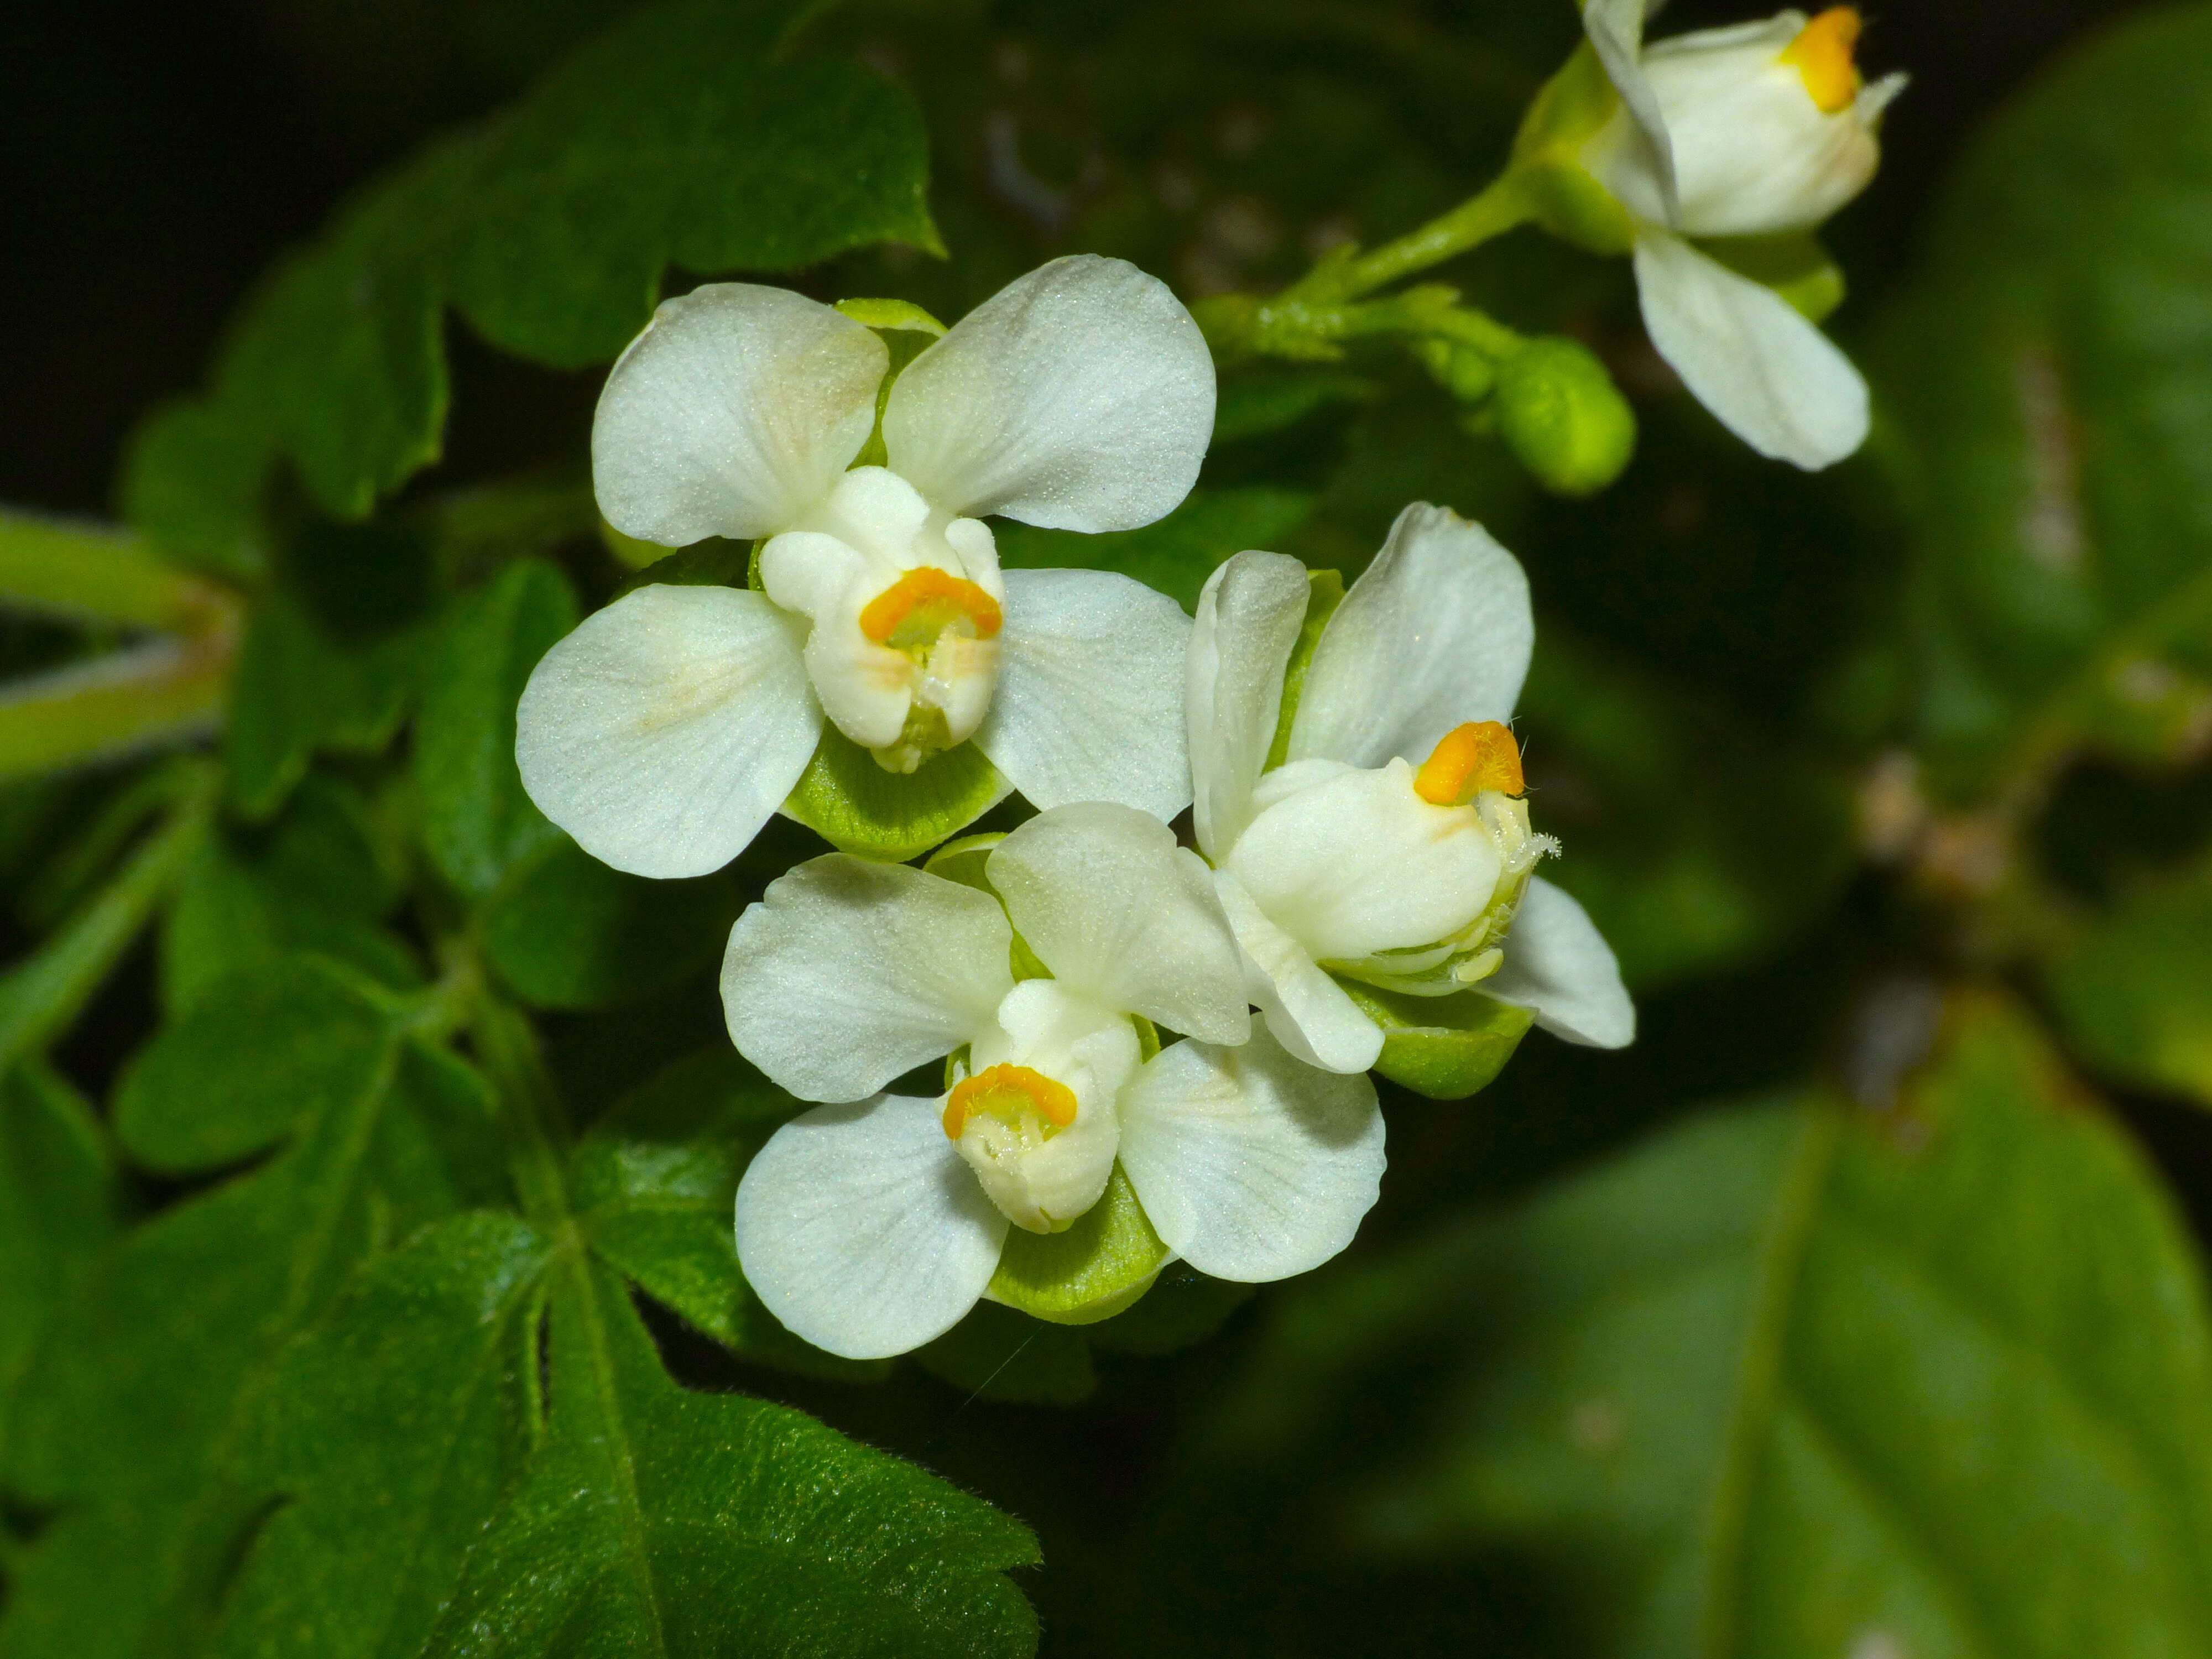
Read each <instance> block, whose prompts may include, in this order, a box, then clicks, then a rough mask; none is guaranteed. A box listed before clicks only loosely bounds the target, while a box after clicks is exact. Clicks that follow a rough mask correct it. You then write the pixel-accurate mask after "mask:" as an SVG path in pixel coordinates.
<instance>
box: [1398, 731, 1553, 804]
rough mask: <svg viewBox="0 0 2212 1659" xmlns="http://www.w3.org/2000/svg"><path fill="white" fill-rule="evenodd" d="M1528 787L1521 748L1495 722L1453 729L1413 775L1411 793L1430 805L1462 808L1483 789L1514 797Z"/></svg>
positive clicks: (1444, 736) (1510, 733)
mask: <svg viewBox="0 0 2212 1659" xmlns="http://www.w3.org/2000/svg"><path fill="white" fill-rule="evenodd" d="M1527 787H1528V786H1527V785H1526V784H1525V783H1524V782H1522V778H1521V746H1520V744H1516V743H1515V742H1514V741H1513V734H1512V732H1509V731H1507V730H1506V729H1505V727H1504V726H1500V725H1499V724H1498V722H1497V721H1496V720H1470V721H1468V723H1467V724H1466V725H1465V726H1454V727H1452V729H1451V730H1450V731H1449V732H1445V733H1444V735H1443V739H1442V740H1441V741H1439V742H1438V743H1437V746H1436V748H1435V749H1434V750H1431V753H1430V755H1429V757H1428V759H1426V760H1425V761H1423V762H1422V763H1421V769H1420V770H1419V771H1418V772H1416V773H1415V774H1413V793H1415V794H1417V795H1419V797H1420V798H1421V799H1423V800H1425V801H1426V802H1428V803H1429V805H1431V806H1464V805H1467V804H1468V802H1469V801H1471V800H1473V799H1474V798H1475V797H1476V796H1477V795H1479V794H1480V793H1482V792H1483V791H1484V790H1486V789H1502V790H1504V792H1505V793H1507V794H1509V795H1517V794H1519V793H1522V790H1524V789H1525V788H1527Z"/></svg>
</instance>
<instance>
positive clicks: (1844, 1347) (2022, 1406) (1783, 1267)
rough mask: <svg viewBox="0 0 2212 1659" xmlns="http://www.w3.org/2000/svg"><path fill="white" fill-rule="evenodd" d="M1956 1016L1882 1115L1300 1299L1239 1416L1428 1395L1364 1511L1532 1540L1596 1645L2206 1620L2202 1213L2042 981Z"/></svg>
mask: <svg viewBox="0 0 2212 1659" xmlns="http://www.w3.org/2000/svg"><path fill="white" fill-rule="evenodd" d="M1947 1024H1948V1035H1947V1036H1946V1039H1945V1041H1944V1042H1943V1044H1942V1047H1941V1048H1940V1049H1939V1052H1938V1055H1937V1058H1936V1060H1935V1061H1934V1062H1933V1063H1932V1064H1930V1065H1929V1066H1928V1067H1927V1068H1926V1069H1925V1070H1923V1072H1921V1073H1918V1074H1917V1075H1916V1076H1915V1077H1914V1078H1913V1079H1911V1081H1910V1082H1909V1083H1908V1084H1907V1085H1906V1086H1905V1090H1904V1091H1903V1092H1902V1095H1901V1097H1900V1098H1899V1102H1898V1103H1897V1104H1896V1105H1895V1106H1894V1107H1893V1108H1892V1109H1889V1110H1887V1111H1885V1112H1883V1113H1881V1114H1878V1115H1877V1114H1858V1115H1852V1114H1849V1113H1846V1112H1845V1111H1844V1110H1842V1109H1838V1108H1836V1107H1833V1106H1831V1105H1828V1104H1825V1103H1811V1104H1804V1105H1778V1106H1771V1107H1766V1108H1762V1109H1749V1110H1740V1111H1735V1112H1729V1113H1720V1114H1713V1115H1706V1116H1704V1117H1701V1118H1699V1119H1695V1120H1693V1121H1691V1122H1690V1123H1688V1124H1686V1125H1684V1126H1682V1127H1680V1128H1677V1129H1675V1130H1673V1131H1671V1132H1669V1133H1667V1134H1666V1135H1664V1136H1662V1138H1660V1139H1658V1140H1656V1141H1655V1142H1653V1143H1651V1144H1650V1145H1649V1146H1646V1147H1644V1149H1642V1150H1640V1151H1638V1152H1634V1153H1632V1154H1631V1155H1629V1156H1628V1157H1626V1158H1622V1159H1620V1160H1619V1161H1618V1162H1616V1163H1614V1164H1611V1165H1609V1166H1607V1167H1606V1168H1604V1169H1601V1170H1598V1171H1596V1172H1595V1173H1593V1174H1591V1175H1589V1176H1584V1177H1583V1178H1581V1179H1580V1180H1577V1181H1576V1182H1573V1183H1571V1185H1569V1186H1567V1187H1565V1188H1561V1189H1559V1191H1558V1192H1556V1193H1554V1194H1552V1195H1550V1196H1547V1197H1546V1198H1543V1199H1541V1200H1538V1201H1537V1202H1535V1203H1534V1204H1532V1205H1531V1206H1528V1207H1527V1208H1525V1209H1523V1210H1522V1211H1520V1212H1516V1213H1513V1214H1510V1215H1509V1216H1507V1217H1506V1218H1504V1219H1502V1220H1499V1221H1497V1222H1493V1223H1487V1224H1481V1225H1476V1226H1474V1227H1473V1228H1470V1229H1466V1230H1462V1231H1460V1232H1458V1233H1456V1234H1453V1235H1449V1236H1447V1237H1443V1238H1442V1239H1439V1240H1437V1241H1436V1242H1434V1243H1431V1244H1430V1245H1428V1246H1426V1247H1424V1248H1420V1249H1415V1250H1413V1251H1410V1252H1407V1253H1405V1254H1403V1255H1400V1256H1399V1257H1397V1258H1396V1259H1395V1260H1391V1261H1383V1262H1378V1263H1376V1264H1375V1265H1373V1266H1370V1267H1366V1268H1364V1269H1359V1270H1354V1271H1352V1272H1350V1273H1343V1274H1340V1275H1338V1276H1337V1277H1336V1278H1335V1279H1334V1281H1333V1282H1325V1283H1324V1282H1317V1283H1316V1284H1315V1285H1311V1286H1309V1287H1307V1288H1305V1289H1304V1290H1302V1291H1297V1292H1293V1293H1292V1294H1291V1296H1289V1297H1286V1298H1285V1300H1284V1302H1283V1303H1282V1304H1281V1315H1282V1316H1281V1318H1280V1320H1279V1323H1278V1325H1277V1327H1276V1329H1275V1331H1274V1333H1273V1336H1272V1338H1271V1340H1270V1341H1269V1344H1268V1345H1267V1351H1266V1352H1264V1353H1263V1354H1262V1356H1261V1359H1260V1361H1259V1363H1258V1364H1256V1365H1255V1368H1254V1369H1253V1370H1252V1372H1251V1374H1250V1375H1251V1379H1252V1380H1251V1383H1250V1385H1249V1387H1248V1388H1247V1389H1245V1390H1244V1391H1243V1393H1242V1394H1241V1395H1237V1396H1235V1397H1232V1398H1231V1400H1230V1401H1228V1402H1227V1403H1226V1407H1225V1412H1224V1414H1223V1420H1224V1422H1225V1425H1227V1426H1226V1430H1225V1433H1226V1436H1227V1438H1228V1439H1229V1440H1230V1441H1231V1443H1235V1444H1237V1446H1238V1447H1239V1448H1240V1449H1241V1452H1242V1453H1243V1455H1245V1456H1247V1457H1250V1458H1259V1459H1263V1460H1268V1461H1273V1462H1277V1463H1278V1464H1279V1463H1280V1461H1281V1460H1282V1459H1284V1458H1285V1456H1287V1455H1291V1447H1292V1446H1293V1445H1295V1444H1297V1443H1302V1441H1303V1438H1304V1437H1310V1436H1314V1435H1316V1434H1318V1435H1320V1436H1322V1437H1328V1436H1330V1435H1333V1434H1341V1433H1346V1432H1347V1431H1346V1429H1345V1428H1343V1427H1340V1425H1339V1421H1338V1419H1339V1418H1340V1416H1341V1414H1342V1413H1345V1412H1351V1413H1355V1414H1356V1415H1355V1418H1354V1419H1353V1422H1354V1423H1355V1425H1361V1426H1354V1427H1352V1428H1351V1429H1350V1430H1349V1431H1348V1432H1349V1433H1350V1434H1352V1435H1353V1436H1357V1437H1363V1438H1364V1439H1365V1440H1366V1441H1367V1442H1368V1443H1370V1444H1372V1443H1373V1440H1374V1435H1373V1432H1372V1430H1371V1427H1368V1426H1365V1425H1376V1424H1378V1423H1382V1422H1386V1421H1389V1420H1391V1419H1396V1420H1399V1421H1408V1422H1413V1423H1415V1424H1420V1425H1429V1426H1428V1428H1427V1429H1426V1434H1427V1435H1431V1436H1435V1437H1438V1438H1437V1439H1435V1440H1434V1442H1433V1443H1429V1444H1427V1445H1425V1446H1424V1447H1423V1448H1422V1449H1420V1450H1419V1451H1418V1452H1414V1453H1412V1454H1411V1455H1407V1453H1406V1452H1405V1451H1404V1450H1403V1449H1401V1452H1400V1454H1399V1455H1398V1458H1397V1462H1399V1465H1400V1473H1398V1474H1396V1475H1395V1477H1392V1478H1389V1479H1387V1480H1384V1481H1383V1482H1382V1483H1381V1484H1380V1485H1379V1486H1378V1485H1376V1484H1374V1476H1373V1466H1372V1465H1371V1464H1359V1463H1357V1462H1355V1463H1354V1465H1353V1477H1352V1478H1353V1480H1354V1481H1355V1482H1356V1483H1357V1485H1358V1486H1364V1488H1365V1491H1364V1493H1363V1495H1362V1496H1361V1497H1360V1498H1358V1501H1357V1502H1356V1504H1354V1506H1353V1510H1352V1515H1351V1516H1350V1517H1349V1518H1348V1522H1347V1524H1348V1526H1349V1528H1350V1529H1351V1534H1350V1535H1351V1536H1352V1539H1353V1540H1354V1541H1357V1542H1358V1543H1360V1544H1362V1545H1363V1546H1364V1547H1365V1548H1367V1549H1369V1550H1371V1551H1379V1552H1383V1553H1387V1554H1390V1555H1396V1556H1402V1555H1403V1554H1404V1553H1408V1552H1412V1553H1419V1554H1423V1555H1429V1556H1434V1555H1435V1554H1437V1553H1445V1554H1448V1555H1463V1554H1464V1553H1465V1552H1467V1551H1468V1550H1469V1549H1471V1548H1472V1549H1474V1550H1478V1551H1483V1550H1499V1549H1502V1550H1505V1551H1508V1552H1510V1553H1512V1554H1513V1555H1514V1556H1515V1557H1516V1559H1518V1560H1519V1561H1520V1562H1521V1563H1522V1566H1521V1568H1520V1571H1521V1573H1522V1577H1524V1578H1525V1577H1527V1576H1528V1574H1529V1573H1530V1572H1531V1571H1534V1572H1536V1573H1537V1574H1539V1575H1540V1578H1541V1582H1542V1583H1547V1584H1548V1585H1551V1586H1552V1587H1553V1594H1555V1595H1558V1596H1559V1597H1560V1598H1562V1600H1561V1607H1562V1609H1563V1611H1565V1612H1567V1613H1571V1614H1573V1615H1575V1616H1576V1617H1577V1619H1578V1620H1579V1622H1580V1623H1581V1625H1582V1627H1583V1632H1584V1639H1585V1640H1586V1641H1587V1643H1588V1644H1589V1648H1588V1650H1590V1651H1597V1652H1604V1653H1618V1654H1632V1653H1633V1654H1718V1653H1724V1652H1725V1653H1774V1654H1833V1655H1850V1654H1855V1653H1856V1654H1869V1653H1873V1652H1875V1651H1881V1652H1885V1653H1887V1652H1898V1653H1909V1654H1911V1655H1913V1656H1915V1659H1946V1656H1961V1659H1963V1656H1969V1655H1984V1654H1996V1653H2002V1654H2005V1655H2008V1656H2020V1659H2034V1656H2045V1655H2047V1656H2051V1659H2058V1656H2071V1655H2078V1654H2081V1653H2083V1652H2092V1651H2093V1652H2100V1653H2112V1652H2121V1651H2128V1652H2141V1653H2153V1652H2159V1653H2177V1654H2179V1653H2193V1652H2197V1651H2200V1650H2204V1649H2205V1648H2206V1647H2207V1644H2208V1642H2212V1608H2208V1605H2207V1603H2206V1601H2205V1599H2204V1595H2203V1586H2204V1584H2205V1583H2207V1582H2212V1581H2208V1577H2207V1568H2208V1565H2212V1563H2208V1559H2207V1552H2208V1546H2207V1540H2208V1539H2212V1340H2208V1339H2209V1338H2212V1332H2208V1327H2207V1322H2206V1312H2207V1310H2206V1304H2205V1296H2204V1286H2203V1282H2202V1279H2201V1276H2200V1273H2199V1269H2198V1267H2197V1262H2196V1259H2195V1256H2194V1254H2193V1252H2192V1251H2191V1248H2190V1245H2189V1243H2188V1239H2187V1236H2186V1234H2185V1231H2184V1230H2183V1228H2182V1225H2181V1223H2180V1220H2179V1217H2178V1216H2177V1215H2176V1214H2175V1213H2174V1211H2173V1208H2172V1205H2171V1203H2170V1202H2169V1200H2167V1198H2166V1195H2165V1194H2164V1193H2163V1192H2162V1191H2161V1190H2160V1187H2159V1185H2158V1183H2157V1182H2156V1179H2155V1177H2154V1176H2153V1175H2152V1173H2151V1172H2150V1170H2148V1168H2147V1167H2146V1165H2145V1164H2144V1163H2143V1160H2142V1157H2141V1155H2140V1154H2139V1153H2138V1152H2136V1150H2135V1148H2134V1147H2133V1146H2131V1145H2130V1143H2129V1142H2128V1141H2127V1140H2126V1139H2125V1138H2124V1136H2122V1135H2121V1134H2120V1133H2118V1132H2117V1131H2116V1130H2115V1129H2114V1128H2113V1127H2112V1125H2111V1124H2110V1123H2109V1121H2107V1120H2106V1119H2105V1118H2104V1117H2103V1116H2102V1115H2100V1113H2098V1112H2097V1111H2096V1110H2095V1109H2094V1108H2093V1106H2092V1105H2091V1104H2090V1103H2087V1102H2086V1101H2085V1100H2083V1099H2082V1098H2081V1096H2080V1095H2079V1094H2078V1092H2077V1091H2075V1087H2074V1085H2072V1084H2071V1083H2070V1082H2069V1080H2068V1079H2066V1078H2065V1077H2064V1076H2063V1073H2060V1071H2059V1070H2058V1069H2057V1065H2056V1063H2055V1061H2054V1060H2053V1058H2052V1056H2051V1054H2050V1053H2049V1051H2048V1050H2047V1048H2045V1045H2044V1044H2043V1043H2042V1042H2041V1041H2040V1040H2039V1038H2038V1037H2037V1036H2036V1035H2035V1034H2034V1032H2033V1030H2032V1029H2031V1028H2029V1027H2028V1026H2027V1024H2025V1023H2024V1021H2023V1020H2022V1019H2021V1017H2020V1015H2019V1014H2018V1013H2017V1012H2015V1011H2014V1010H2013V1009H2011V1008H2010V1007H2009V1006H2007V1005H2004V1004H2002V1003H1999V1002H1996V1001H1995V1000H1990V999H1987V998H1984V997H1980V996H1972V995H1969V996H1962V997H1961V998H1960V999H1959V1000H1956V1001H1955V1002H1954V1004H1953V1006H1951V1008H1950V1010H1949V1017H1948V1021H1947ZM1386 1354H1395V1355H1397V1356H1399V1357H1400V1358H1401V1363H1402V1360H1403V1358H1404V1357H1406V1356H1408V1355H1415V1354H1417V1355H1419V1356H1420V1361H1421V1363H1420V1364H1419V1366H1418V1367H1416V1368H1414V1369H1413V1370H1400V1371H1399V1373H1398V1375H1397V1378H1396V1381H1395V1384H1394V1383H1392V1382H1391V1381H1390V1380H1389V1379H1388V1378H1387V1377H1384V1378H1382V1379H1378V1378H1376V1376H1371V1375H1370V1371H1371V1370H1372V1368H1373V1367H1374V1366H1375V1365H1376V1364H1377V1363H1378V1361H1379V1359H1380V1358H1381V1357H1382V1356H1383V1355H1386ZM1409 1386H1410V1387H1411V1388H1413V1389H1415V1390H1417V1391H1418V1390H1423V1389H1437V1388H1438V1387H1439V1386H1441V1387H1443V1388H1444V1389H1448V1390H1449V1395H1448V1399H1449V1404H1448V1406H1445V1407H1443V1409H1441V1410H1440V1409H1439V1408H1438V1403H1437V1402H1436V1401H1430V1400H1425V1399H1420V1398H1415V1399H1407V1398H1403V1397H1401V1395H1402V1394H1403V1392H1404V1391H1405V1390H1406V1389H1407V1388H1408V1387H1409ZM1322 1402H1328V1403H1327V1404H1326V1405H1324V1404H1323V1403H1322ZM1341 1466H1342V1465H1341V1463H1340V1467H1341ZM1309 1524H1310V1522H1309ZM1580 1646H1581V1644H1580V1643H1577V1647H1578V1648H1579V1647H1580Z"/></svg>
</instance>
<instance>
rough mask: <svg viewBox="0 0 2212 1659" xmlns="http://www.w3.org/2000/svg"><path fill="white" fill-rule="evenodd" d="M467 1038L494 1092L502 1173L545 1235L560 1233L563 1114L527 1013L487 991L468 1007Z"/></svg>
mask: <svg viewBox="0 0 2212 1659" xmlns="http://www.w3.org/2000/svg"><path fill="white" fill-rule="evenodd" d="M469 1036H470V1037H471V1040H472V1042H473V1043H474V1046H475V1048H476V1051H477V1059H478V1060H480V1061H482V1062H483V1068H484V1071H485V1072H486V1073H488V1074H489V1077H490V1079H491V1082H492V1086H493V1088H494V1089H495V1091H497V1093H498V1096H499V1109H500V1127H501V1133H503V1135H504V1136H505V1138H506V1140H507V1172H508V1174H509V1175H510V1176H512V1177H513V1181H514V1190H515V1196H516V1197H517V1198H519V1199H520V1200H521V1202H522V1213H523V1214H524V1215H525V1216H526V1217H527V1218H529V1220H530V1221H531V1223H532V1225H535V1226H536V1227H538V1229H539V1230H540V1231H543V1232H544V1234H545V1235H546V1237H549V1238H556V1239H557V1238H562V1237H566V1236H567V1234H568V1229H569V1227H570V1226H571V1225H572V1221H573V1217H572V1213H571V1212H570V1209H569V1205H568V1181H567V1178H566V1177H565V1176H563V1175H562V1158H561V1151H560V1148H561V1146H562V1143H563V1142H564V1141H566V1139H568V1121H567V1114H566V1113H565V1112H564V1111H563V1110H562V1105H561V1097H560V1093H559V1091H557V1090H556V1089H555V1087H554V1086H553V1078H552V1074H551V1073H549V1072H548V1071H547V1070H546V1069H545V1055H544V1051H543V1050H542V1049H540V1048H539V1047H538V1033H537V1031H536V1030H534V1029H533V1028H532V1025H531V1024H530V1017H529V1016H528V1015H526V1014H525V1013H524V1012H522V1011H521V1010H520V1009H519V1008H517V1007H515V1006H513V1005H512V1004H510V1003H508V1002H507V1000H505V999H503V998H501V997H500V996H499V995H497V994H495V993H493V992H490V991H489V990H487V991H485V992H483V993H482V994H479V995H478V996H477V999H476V1006H475V1007H474V1008H473V1009H472V1010H471V1014H470V1018H469Z"/></svg>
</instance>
